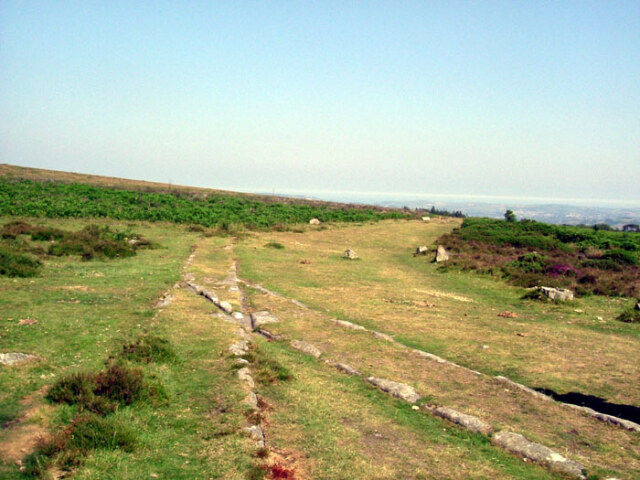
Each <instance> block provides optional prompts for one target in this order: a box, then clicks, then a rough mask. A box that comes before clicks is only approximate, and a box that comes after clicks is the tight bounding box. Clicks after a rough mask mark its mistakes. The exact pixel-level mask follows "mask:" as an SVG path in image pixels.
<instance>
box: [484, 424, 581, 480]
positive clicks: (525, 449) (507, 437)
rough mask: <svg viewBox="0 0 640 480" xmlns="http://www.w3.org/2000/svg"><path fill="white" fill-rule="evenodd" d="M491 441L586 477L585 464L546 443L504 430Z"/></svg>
mask: <svg viewBox="0 0 640 480" xmlns="http://www.w3.org/2000/svg"><path fill="white" fill-rule="evenodd" d="M491 442H492V443H493V444H495V445H497V446H499V447H501V448H504V449H505V450H507V451H509V452H511V453H514V454H515V455H518V456H519V457H522V458H525V459H527V460H531V461H533V462H536V463H540V464H542V465H545V466H547V467H548V468H549V469H551V470H554V471H556V472H560V473H564V474H566V475H569V476H571V477H574V478H580V479H583V478H585V475H584V473H583V472H584V466H582V465H581V464H579V463H578V462H574V461H573V460H569V459H567V458H565V457H563V456H562V455H560V454H559V453H556V452H554V451H553V450H551V449H550V448H548V447H545V446H544V445H540V444H539V443H534V442H531V441H529V440H527V439H526V438H525V437H523V436H522V435H520V434H518V433H513V432H509V431H506V430H503V431H501V432H498V433H496V434H495V435H493V437H491Z"/></svg>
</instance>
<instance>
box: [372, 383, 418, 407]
mask: <svg viewBox="0 0 640 480" xmlns="http://www.w3.org/2000/svg"><path fill="white" fill-rule="evenodd" d="M366 380H367V382H369V383H370V384H371V385H375V386H376V387H378V388H379V389H380V390H382V391H383V392H387V393H389V394H391V395H393V396H394V397H397V398H400V399H402V400H404V401H405V402H409V403H416V402H417V401H418V400H420V399H421V398H422V397H421V396H420V394H419V393H418V392H416V390H415V388H413V387H411V386H409V385H407V384H405V383H399V382H394V381H393V380H387V379H386V378H376V377H367V379H366Z"/></svg>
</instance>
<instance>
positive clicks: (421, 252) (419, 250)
mask: <svg viewBox="0 0 640 480" xmlns="http://www.w3.org/2000/svg"><path fill="white" fill-rule="evenodd" d="M428 252H429V249H428V248H427V247H426V246H424V245H423V246H420V247H417V248H416V251H415V252H414V254H413V256H414V257H416V256H418V255H426V254H427V253H428Z"/></svg>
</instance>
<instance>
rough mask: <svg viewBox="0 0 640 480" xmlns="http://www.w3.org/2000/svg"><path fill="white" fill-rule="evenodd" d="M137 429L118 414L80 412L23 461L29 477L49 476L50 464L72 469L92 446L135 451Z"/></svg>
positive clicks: (24, 470)
mask: <svg viewBox="0 0 640 480" xmlns="http://www.w3.org/2000/svg"><path fill="white" fill-rule="evenodd" d="M136 443H137V442H136V436H135V434H134V432H133V431H132V430H131V429H130V428H129V427H128V426H127V425H126V424H125V423H124V422H123V421H122V420H119V419H116V418H114V417H109V418H103V417H99V416H96V415H87V414H84V415H80V416H78V417H76V418H75V419H74V420H73V422H72V423H71V424H70V425H69V426H67V427H66V428H64V429H62V430H60V431H58V432H56V433H55V434H53V435H51V436H50V437H47V438H43V439H41V440H40V442H39V444H38V445H37V447H36V450H35V451H34V452H33V453H32V454H31V455H29V456H28V457H27V458H26V459H25V461H24V465H23V473H24V474H25V475H26V476H28V477H45V476H46V475H47V470H48V469H49V467H50V466H52V465H56V466H58V467H60V468H62V469H70V468H73V467H77V466H79V465H81V464H82V460H83V458H84V457H86V455H87V454H88V453H89V451H91V450H97V449H102V450H117V449H120V450H124V451H127V452H130V451H133V450H134V449H135V446H136Z"/></svg>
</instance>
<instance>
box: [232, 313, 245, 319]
mask: <svg viewBox="0 0 640 480" xmlns="http://www.w3.org/2000/svg"><path fill="white" fill-rule="evenodd" d="M231 316H232V317H233V318H234V319H235V320H243V319H244V315H243V314H241V313H240V312H233V313H232V314H231Z"/></svg>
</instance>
